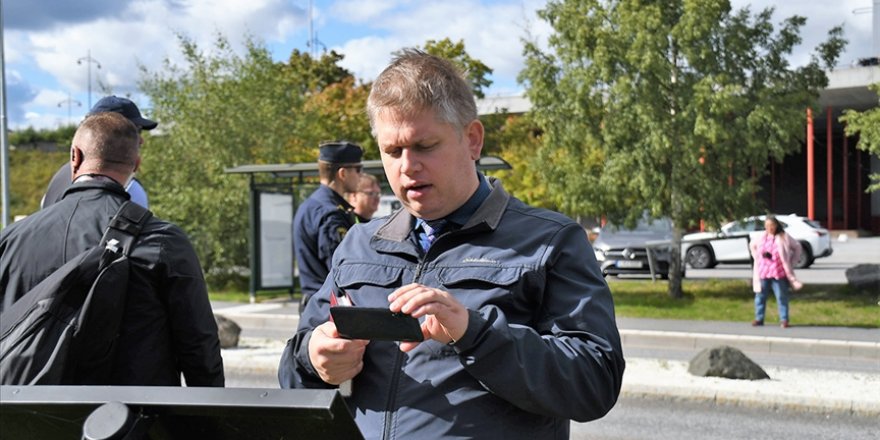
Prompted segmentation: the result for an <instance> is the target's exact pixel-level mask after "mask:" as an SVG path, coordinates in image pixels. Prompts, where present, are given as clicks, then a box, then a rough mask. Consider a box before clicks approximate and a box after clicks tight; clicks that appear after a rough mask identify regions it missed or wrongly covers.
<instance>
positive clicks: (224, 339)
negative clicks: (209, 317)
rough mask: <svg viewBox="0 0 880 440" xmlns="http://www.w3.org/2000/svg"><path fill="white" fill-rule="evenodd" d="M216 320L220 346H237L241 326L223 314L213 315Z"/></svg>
mask: <svg viewBox="0 0 880 440" xmlns="http://www.w3.org/2000/svg"><path fill="white" fill-rule="evenodd" d="M214 321H216V322H217V334H218V335H219V336H220V348H233V347H238V336H239V335H241V327H239V325H238V324H236V323H235V321H233V320H231V319H229V318H227V317H225V316H223V315H217V314H215V315H214Z"/></svg>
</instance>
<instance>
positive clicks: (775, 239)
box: [749, 215, 803, 328]
mask: <svg viewBox="0 0 880 440" xmlns="http://www.w3.org/2000/svg"><path fill="white" fill-rule="evenodd" d="M749 249H750V250H751V253H752V258H754V260H755V264H754V266H753V280H752V281H753V290H754V291H755V320H754V321H752V326H755V327H758V326H762V325H764V311H765V309H766V306H767V296H768V295H770V290H771V289H772V290H773V293H774V294H775V295H776V304H777V307H778V309H779V326H780V327H782V328H788V326H789V321H788V292H789V288H792V289H794V290H800V288H801V287H803V284H801V283H800V281H798V279H797V277H796V276H795V274H794V266H795V264H796V263H797V260H798V258H800V253H801V246H800V243H798V242H797V240H795V239H793V238H791V237H790V236H789V235H788V234H786V233H785V229H784V228H783V226H782V223H780V222H779V220H778V219H777V218H776V217H775V216H772V215H768V216H767V218H766V219H765V220H764V233H762V234H760V236H758V238H757V239H756V240H752V242H751V243H750V244H749Z"/></svg>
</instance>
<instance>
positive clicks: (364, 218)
mask: <svg viewBox="0 0 880 440" xmlns="http://www.w3.org/2000/svg"><path fill="white" fill-rule="evenodd" d="M381 198H382V188H380V187H379V179H377V178H376V176H374V175H372V174H366V173H363V174H361V180H360V181H359V182H358V189H357V191H355V192H350V193H346V199H348V203H351V206H353V207H354V215H355V220H356V221H357V222H358V223H366V222H368V221H370V219H372V218H373V215H374V214H376V211H378V210H379V199H381Z"/></svg>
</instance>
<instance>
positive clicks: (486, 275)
mask: <svg viewBox="0 0 880 440" xmlns="http://www.w3.org/2000/svg"><path fill="white" fill-rule="evenodd" d="M493 187H494V188H493V190H492V192H491V193H490V195H489V196H488V198H487V199H486V200H485V201H484V202H483V204H482V205H481V206H480V208H479V209H478V210H477V212H476V213H475V214H474V215H473V216H472V217H471V219H470V220H469V221H468V222H467V224H465V225H464V226H463V227H462V228H461V229H459V230H456V231H451V232H447V233H444V234H442V235H441V236H440V237H438V238H437V239H436V241H435V242H434V244H433V245H432V246H431V248H430V249H429V250H428V252H427V255H424V256H422V255H421V252H420V251H419V250H418V248H417V247H416V244H415V243H414V241H413V240H412V233H413V232H412V229H413V224H414V218H413V217H412V216H411V215H410V214H409V213H408V212H407V211H405V210H400V211H398V212H396V213H395V214H393V215H392V216H391V217H389V218H388V219H387V220H385V221H373V222H370V223H366V224H363V225H357V226H355V227H354V228H353V229H352V230H351V232H350V233H349V234H348V235H347V236H346V238H345V240H344V241H343V242H342V244H341V245H340V247H339V249H338V251H337V252H336V254H335V255H334V257H333V270H332V271H331V273H330V277H329V278H328V280H327V282H326V283H325V284H324V285H323V287H322V288H321V290H320V291H319V292H318V293H317V295H316V296H315V297H314V298H313V301H311V302H310V303H309V304H308V306H307V308H306V310H305V312H304V314H303V316H302V317H301V318H300V324H299V328H298V329H297V332H296V334H295V335H294V337H293V338H292V339H291V340H290V341H288V344H287V347H286V349H285V352H284V354H283V355H282V358H281V364H280V366H279V373H278V375H279V381H280V383H281V386H282V387H285V388H291V387H297V388H332V385H329V384H326V383H324V382H323V381H321V379H320V377H319V376H318V375H317V373H316V372H315V370H314V368H313V367H312V365H311V362H310V361H309V357H308V343H309V339H310V337H311V332H312V330H313V329H314V328H315V327H316V326H318V325H320V324H321V323H323V322H325V321H327V319H328V314H329V313H328V310H329V302H328V299H329V292H330V290H331V288H335V287H334V286H338V287H339V288H342V289H344V290H345V291H346V292H347V293H348V294H349V295H350V296H351V298H352V300H353V302H354V304H355V305H357V306H367V307H388V301H387V299H386V298H387V296H388V294H389V293H391V292H392V291H393V290H395V289H396V288H398V287H400V286H402V285H405V284H408V283H411V282H420V283H422V284H425V285H429V286H435V287H437V288H440V289H444V290H446V291H448V292H450V293H452V294H453V295H455V297H456V298H457V299H458V300H459V301H460V302H461V303H463V304H464V305H465V306H466V307H467V308H468V309H469V310H470V316H469V324H468V329H467V331H466V332H465V334H464V336H463V337H462V338H461V339H460V340H459V341H456V342H455V344H453V345H445V344H441V343H439V342H437V341H433V340H431V341H426V342H423V343H422V344H421V345H419V346H418V347H417V348H416V349H415V350H413V351H411V352H409V353H403V352H401V351H400V350H399V349H398V347H397V345H396V344H395V343H392V342H382V341H372V342H370V344H369V345H368V346H367V349H366V352H365V354H364V369H363V370H362V371H361V373H360V374H359V375H358V376H356V377H355V378H354V380H353V393H352V396H351V397H350V398H349V400H348V403H349V406H350V408H352V410H353V412H354V415H355V420H356V422H357V424H358V426H359V427H360V429H361V431H362V432H363V433H364V435H365V437H366V438H368V439H376V438H383V439H413V438H426V439H429V438H480V439H487V438H499V439H505V440H512V439H529V440H535V439H567V438H569V425H570V421H569V420H570V419H571V420H577V421H588V420H593V419H596V418H599V417H602V416H603V415H604V414H606V413H607V412H608V411H609V410H610V409H611V408H612V406H613V405H614V404H615V402H616V401H617V396H618V394H619V392H620V386H621V380H622V377H623V370H624V359H623V353H622V351H621V346H620V336H619V334H618V330H617V326H616V323H615V318H614V306H613V303H612V299H611V293H610V291H609V290H608V286H607V285H606V283H605V281H604V279H603V278H602V275H601V274H600V273H599V267H598V264H597V263H596V259H595V255H594V253H593V250H592V248H591V246H590V244H589V242H588V241H587V235H586V233H585V232H584V230H583V228H582V227H580V226H579V225H578V224H577V223H575V222H574V221H572V220H571V219H569V218H567V217H565V216H563V215H561V214H558V213H555V212H551V211H547V210H543V209H537V208H532V207H528V206H526V205H525V204H523V203H522V202H521V201H519V200H517V199H515V198H512V197H510V196H509V195H508V194H507V193H506V192H505V191H504V189H503V188H502V187H501V185H500V183H497V182H493Z"/></svg>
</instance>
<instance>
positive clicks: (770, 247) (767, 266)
mask: <svg viewBox="0 0 880 440" xmlns="http://www.w3.org/2000/svg"><path fill="white" fill-rule="evenodd" d="M775 237H776V236H774V235H770V234H767V235H765V236H764V241H762V242H761V247H760V248H759V249H758V252H760V253H761V255H764V254H765V253H767V252H769V253H770V255H771V256H772V258H764V257H761V259H760V261H759V263H758V264H759V265H758V276H759V277H760V278H761V279H762V280H766V279H770V278H775V279H785V268H784V267H782V258H781V256H780V255H779V248H778V247H777V246H776V241H775Z"/></svg>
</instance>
